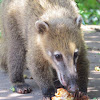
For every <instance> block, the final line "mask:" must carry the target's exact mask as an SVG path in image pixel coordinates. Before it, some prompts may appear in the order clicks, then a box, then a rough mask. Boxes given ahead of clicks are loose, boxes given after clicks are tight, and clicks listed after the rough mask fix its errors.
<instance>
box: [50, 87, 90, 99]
mask: <svg viewBox="0 0 100 100" xmlns="http://www.w3.org/2000/svg"><path fill="white" fill-rule="evenodd" d="M75 95H77V96H75ZM52 100H89V97H88V96H87V95H84V94H83V93H81V92H76V93H74V94H73V95H72V94H71V93H69V92H68V91H67V90H65V89H63V88H59V89H57V93H55V96H54V97H52Z"/></svg>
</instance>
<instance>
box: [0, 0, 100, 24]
mask: <svg viewBox="0 0 100 100" xmlns="http://www.w3.org/2000/svg"><path fill="white" fill-rule="evenodd" d="M75 1H76V3H77V6H78V7H79V11H80V14H81V15H82V17H83V20H84V21H83V24H89V25H90V24H93V25H100V0H75ZM1 2H2V0H0V3H1Z"/></svg>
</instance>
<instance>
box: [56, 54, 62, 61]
mask: <svg viewBox="0 0 100 100" xmlns="http://www.w3.org/2000/svg"><path fill="white" fill-rule="evenodd" d="M55 58H56V60H57V61H62V60H63V57H62V54H56V55H55Z"/></svg>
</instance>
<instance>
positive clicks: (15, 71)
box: [6, 16, 31, 93]
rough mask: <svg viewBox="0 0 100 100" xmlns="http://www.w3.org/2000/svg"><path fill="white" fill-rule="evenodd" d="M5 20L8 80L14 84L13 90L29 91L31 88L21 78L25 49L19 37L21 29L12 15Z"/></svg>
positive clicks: (19, 91)
mask: <svg viewBox="0 0 100 100" xmlns="http://www.w3.org/2000/svg"><path fill="white" fill-rule="evenodd" d="M7 22H8V23H7V25H8V27H7V30H8V31H7V32H8V33H6V34H7V46H8V54H7V57H8V58H7V64H8V71H9V76H10V80H11V82H12V84H13V85H14V88H15V92H18V93H30V92H31V88H30V86H29V85H27V84H26V83H25V82H24V78H23V67H24V64H25V57H26V50H25V46H24V40H23V38H22V37H21V29H20V27H19V26H18V23H17V20H16V19H15V18H14V17H13V16H10V17H9V16H8V21H7Z"/></svg>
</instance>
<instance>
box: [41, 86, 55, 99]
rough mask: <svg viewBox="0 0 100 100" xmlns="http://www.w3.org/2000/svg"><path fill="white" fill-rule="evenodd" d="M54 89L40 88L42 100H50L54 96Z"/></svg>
mask: <svg viewBox="0 0 100 100" xmlns="http://www.w3.org/2000/svg"><path fill="white" fill-rule="evenodd" d="M55 92H56V91H55V88H54V87H50V88H42V93H43V96H44V100H51V99H50V98H51V97H52V96H54V94H55Z"/></svg>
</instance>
